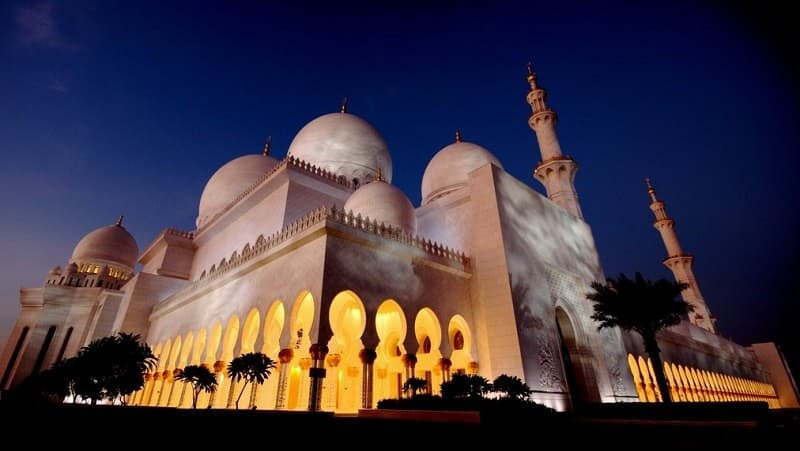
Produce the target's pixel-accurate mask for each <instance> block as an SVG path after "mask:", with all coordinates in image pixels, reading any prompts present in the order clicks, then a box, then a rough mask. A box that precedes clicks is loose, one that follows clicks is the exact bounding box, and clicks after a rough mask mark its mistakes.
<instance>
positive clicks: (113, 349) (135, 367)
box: [55, 332, 158, 404]
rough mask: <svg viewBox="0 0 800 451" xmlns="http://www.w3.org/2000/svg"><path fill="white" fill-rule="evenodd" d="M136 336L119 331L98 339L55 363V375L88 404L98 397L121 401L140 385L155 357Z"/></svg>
mask: <svg viewBox="0 0 800 451" xmlns="http://www.w3.org/2000/svg"><path fill="white" fill-rule="evenodd" d="M139 339H140V337H139V335H134V334H127V333H124V332H123V333H119V334H117V335H112V336H110V337H103V338H98V339H97V340H94V341H92V342H91V343H89V344H88V345H86V346H84V347H83V348H81V350H80V351H79V352H78V355H76V356H75V357H73V358H70V359H68V360H66V361H63V362H62V363H59V364H57V365H58V366H57V367H56V368H55V369H56V372H55V374H57V375H60V376H61V377H63V378H64V380H63V383H64V384H67V385H68V388H69V391H70V392H72V394H74V395H76V396H80V397H81V398H83V399H89V400H91V402H92V404H96V403H97V401H100V400H102V399H108V400H110V401H114V400H118V399H119V400H124V398H125V397H126V396H128V395H130V394H131V393H133V392H135V391H137V390H140V389H141V388H142V387H143V386H144V376H143V374H144V373H146V372H148V371H151V370H153V369H154V368H155V366H156V362H157V361H158V359H156V357H155V356H154V355H153V352H152V350H151V349H150V347H149V346H148V345H147V344H146V343H142V342H140V341H139Z"/></svg>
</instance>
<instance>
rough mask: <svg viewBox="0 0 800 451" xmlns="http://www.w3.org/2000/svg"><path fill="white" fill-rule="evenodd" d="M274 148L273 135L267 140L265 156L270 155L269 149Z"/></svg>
mask: <svg viewBox="0 0 800 451" xmlns="http://www.w3.org/2000/svg"><path fill="white" fill-rule="evenodd" d="M271 147H272V135H270V136H268V137H267V140H266V141H265V142H264V156H265V157H266V156H268V155H269V149H270V148H271Z"/></svg>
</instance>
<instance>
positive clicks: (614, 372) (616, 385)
mask: <svg viewBox="0 0 800 451" xmlns="http://www.w3.org/2000/svg"><path fill="white" fill-rule="evenodd" d="M609 373H610V376H611V390H612V391H613V392H614V394H615V395H624V394H625V383H624V382H623V381H622V368H620V366H619V365H618V364H615V365H614V366H612V367H611V369H609Z"/></svg>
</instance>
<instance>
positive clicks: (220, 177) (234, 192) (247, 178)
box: [197, 154, 278, 227]
mask: <svg viewBox="0 0 800 451" xmlns="http://www.w3.org/2000/svg"><path fill="white" fill-rule="evenodd" d="M277 164H278V160H276V159H274V158H272V157H270V156H266V155H258V154H252V155H245V156H242V157H239V158H236V159H235V160H231V161H229V162H227V163H225V165H223V166H222V167H221V168H219V169H217V172H215V173H214V175H212V176H211V178H210V179H208V183H206V187H205V189H203V194H202V196H200V212H199V214H198V216H197V226H198V227H200V225H202V224H203V223H205V222H206V221H208V220H209V219H211V218H213V217H214V215H215V214H217V213H218V212H219V211H221V210H222V209H224V208H225V207H227V206H228V205H230V203H231V202H233V200H234V199H235V198H236V196H238V195H239V194H242V193H243V192H244V190H246V189H247V188H249V187H250V185H252V184H253V183H255V182H256V180H258V178H259V177H261V176H262V175H264V174H265V173H267V171H269V170H271V169H272V168H274V167H275V166H276V165H277Z"/></svg>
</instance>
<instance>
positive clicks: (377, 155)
mask: <svg viewBox="0 0 800 451" xmlns="http://www.w3.org/2000/svg"><path fill="white" fill-rule="evenodd" d="M288 153H289V155H292V156H294V157H295V158H299V159H301V160H303V161H307V162H309V163H311V164H313V165H314V166H318V167H320V168H322V169H325V170H327V171H330V172H333V173H335V174H338V175H343V176H345V177H347V179H348V180H350V181H352V180H353V179H356V180H358V182H359V183H365V182H367V181H370V180H373V179H374V178H375V176H376V175H377V174H378V169H379V168H380V169H381V171H382V172H383V177H384V178H385V179H386V181H388V182H391V181H392V157H391V156H390V155H389V149H388V148H387V147H386V142H384V140H383V138H382V137H381V135H380V133H378V131H377V130H375V127H373V126H372V125H370V124H369V123H368V122H367V121H365V120H364V119H361V118H360V117H358V116H354V115H352V114H349V113H331V114H326V115H324V116H320V117H318V118H316V119H314V120H313V121H311V122H309V123H308V124H306V126H305V127H303V128H302V129H301V130H300V131H299V132H298V133H297V136H295V137H294V140H293V141H292V144H291V145H289V152H288Z"/></svg>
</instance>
